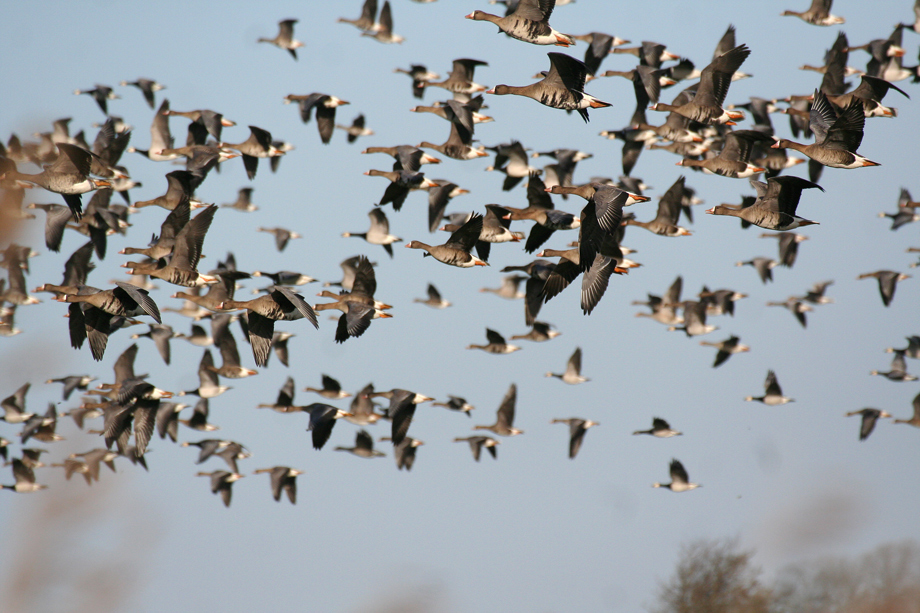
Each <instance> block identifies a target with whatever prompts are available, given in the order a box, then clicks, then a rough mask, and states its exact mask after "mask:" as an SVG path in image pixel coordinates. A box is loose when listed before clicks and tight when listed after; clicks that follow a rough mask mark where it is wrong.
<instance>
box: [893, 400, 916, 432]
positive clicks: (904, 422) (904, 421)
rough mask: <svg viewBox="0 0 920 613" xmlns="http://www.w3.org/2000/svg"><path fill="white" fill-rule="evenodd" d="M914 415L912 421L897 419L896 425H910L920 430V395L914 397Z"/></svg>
mask: <svg viewBox="0 0 920 613" xmlns="http://www.w3.org/2000/svg"><path fill="white" fill-rule="evenodd" d="M913 407H914V414H913V415H912V416H911V417H910V419H896V420H894V423H896V424H908V425H911V426H914V427H915V428H920V394H917V395H916V396H914V400H913Z"/></svg>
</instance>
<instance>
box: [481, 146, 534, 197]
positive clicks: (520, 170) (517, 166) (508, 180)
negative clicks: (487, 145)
mask: <svg viewBox="0 0 920 613" xmlns="http://www.w3.org/2000/svg"><path fill="white" fill-rule="evenodd" d="M493 170H497V171H499V172H501V173H503V174H504V175H505V181H504V183H503V184H502V190H504V191H506V192H507V191H510V190H512V189H513V188H514V187H515V186H516V185H517V184H518V183H520V181H521V180H522V179H525V178H527V177H532V176H535V175H539V174H540V173H542V172H543V171H542V170H540V169H539V168H535V167H533V166H531V165H530V164H528V163H527V152H526V151H525V150H524V145H522V144H521V143H520V142H519V141H516V140H515V141H511V143H509V144H506V145H499V146H497V147H495V164H493V165H492V166H487V167H486V171H493Z"/></svg>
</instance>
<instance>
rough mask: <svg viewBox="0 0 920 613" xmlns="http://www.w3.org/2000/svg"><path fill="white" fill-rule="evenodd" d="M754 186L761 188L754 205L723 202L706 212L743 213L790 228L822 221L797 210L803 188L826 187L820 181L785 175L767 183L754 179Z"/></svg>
mask: <svg viewBox="0 0 920 613" xmlns="http://www.w3.org/2000/svg"><path fill="white" fill-rule="evenodd" d="M751 187H753V188H754V189H755V190H756V191H757V200H755V201H754V204H752V205H751V206H748V207H743V208H734V207H731V206H726V205H724V204H720V205H718V206H715V207H713V208H711V209H708V210H707V211H706V212H707V213H708V214H710V215H730V216H732V217H740V218H741V219H743V220H745V221H747V222H748V223H751V224H754V225H755V226H759V227H761V228H765V229H767V230H778V231H786V230H793V229H795V228H800V227H803V226H810V225H815V224H817V223H818V222H816V221H810V220H808V219H805V218H803V217H799V216H798V215H796V213H795V212H796V208H798V205H799V198H801V196H802V190H804V189H811V188H818V189H820V190H821V191H822V192H823V191H824V188H823V187H821V186H820V185H818V184H817V183H812V182H811V181H807V180H805V179H802V178H800V177H793V176H784V177H771V178H769V179H767V182H766V183H762V182H760V181H755V180H753V179H751Z"/></svg>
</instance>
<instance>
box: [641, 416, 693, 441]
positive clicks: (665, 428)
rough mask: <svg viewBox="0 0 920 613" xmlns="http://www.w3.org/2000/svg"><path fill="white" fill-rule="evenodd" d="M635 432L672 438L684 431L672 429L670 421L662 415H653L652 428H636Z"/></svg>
mask: <svg viewBox="0 0 920 613" xmlns="http://www.w3.org/2000/svg"><path fill="white" fill-rule="evenodd" d="M633 434H634V435H635V434H650V435H652V436H655V437H658V438H671V437H672V436H680V435H682V434H683V432H678V431H677V430H674V429H672V428H671V426H669V425H668V422H666V421H665V420H663V419H661V418H660V417H653V418H652V429H651V430H636V431H635V432H633Z"/></svg>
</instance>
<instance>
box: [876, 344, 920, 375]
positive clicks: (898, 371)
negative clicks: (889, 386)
mask: <svg viewBox="0 0 920 613" xmlns="http://www.w3.org/2000/svg"><path fill="white" fill-rule="evenodd" d="M892 353H894V357H893V358H892V359H891V370H889V371H888V372H880V371H878V370H873V371H872V372H870V373H869V374H870V375H881V376H883V377H885V378H886V379H888V380H889V381H916V380H917V377H915V376H914V375H911V374H908V372H907V362H906V361H905V360H904V352H903V351H901V350H900V349H895V350H893V351H892Z"/></svg>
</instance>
